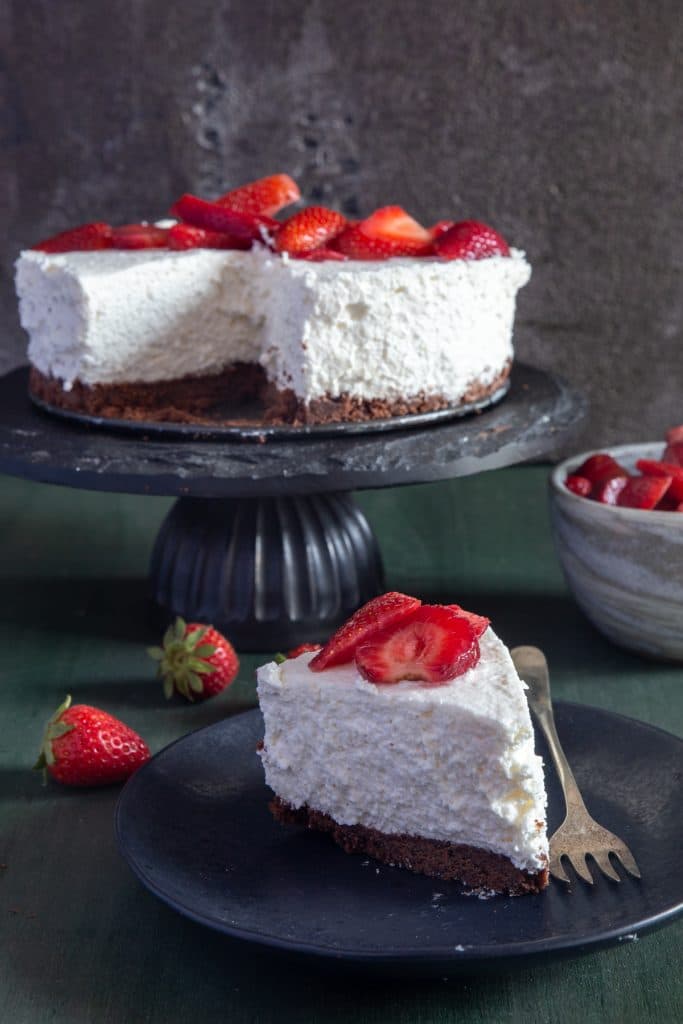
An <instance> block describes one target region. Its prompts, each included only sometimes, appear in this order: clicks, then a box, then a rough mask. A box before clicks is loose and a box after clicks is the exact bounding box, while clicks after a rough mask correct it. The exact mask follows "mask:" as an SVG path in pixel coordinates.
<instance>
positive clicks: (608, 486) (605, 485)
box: [591, 476, 628, 505]
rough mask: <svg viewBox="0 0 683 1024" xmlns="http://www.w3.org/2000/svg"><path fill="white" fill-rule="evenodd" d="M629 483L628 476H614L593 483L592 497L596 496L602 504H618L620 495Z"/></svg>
mask: <svg viewBox="0 0 683 1024" xmlns="http://www.w3.org/2000/svg"><path fill="white" fill-rule="evenodd" d="M627 483H628V477H627V476H612V477H609V478H608V479H607V480H603V481H602V483H597V484H593V490H592V491H591V498H595V500H596V501H599V502H600V503H601V504H602V505H616V504H617V503H618V500H619V495H620V494H621V492H622V491H623V489H624V487H625V486H626V484H627Z"/></svg>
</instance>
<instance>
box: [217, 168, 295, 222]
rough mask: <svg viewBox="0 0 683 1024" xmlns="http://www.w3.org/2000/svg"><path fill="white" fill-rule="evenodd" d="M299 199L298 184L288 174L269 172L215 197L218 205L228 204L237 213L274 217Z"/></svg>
mask: <svg viewBox="0 0 683 1024" xmlns="http://www.w3.org/2000/svg"><path fill="white" fill-rule="evenodd" d="M297 199H301V192H300V191H299V186H298V185H297V183H296V182H295V181H294V179H293V178H290V176H289V175H288V174H271V175H269V177H267V178H259V179H258V180H257V181H252V182H250V183H249V184H248V185H240V187H239V188H233V189H232V190H231V191H230V192H226V193H225V195H223V196H220V197H219V198H218V199H216V202H217V203H218V204H219V205H220V206H228V207H229V208H230V209H231V210H237V211H238V212H239V213H249V214H251V215H252V216H253V215H258V214H263V215H264V216H266V217H274V216H275V214H276V213H277V212H278V210H281V209H282V208H283V206H289V205H290V204H291V203H295V202H296V201H297Z"/></svg>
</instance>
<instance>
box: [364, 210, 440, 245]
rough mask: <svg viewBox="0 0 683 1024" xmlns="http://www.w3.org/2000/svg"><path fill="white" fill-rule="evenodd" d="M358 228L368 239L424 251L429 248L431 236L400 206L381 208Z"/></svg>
mask: <svg viewBox="0 0 683 1024" xmlns="http://www.w3.org/2000/svg"><path fill="white" fill-rule="evenodd" d="M359 226H360V228H361V230H362V231H363V233H364V234H366V235H367V236H368V237H369V238H381V239H382V241H385V242H396V244H397V245H402V246H413V247H414V248H415V250H420V251H421V250H426V249H429V248H430V246H431V241H432V238H431V235H430V233H429V231H427V229H426V228H423V227H422V225H421V224H418V222H417V221H416V220H415V218H414V217H411V216H410V214H409V213H406V211H405V210H404V209H403V207H402V206H382V207H380V209H379V210H375V212H374V213H371V214H370V216H369V217H366V218H365V220H362V221H361V222H360V225H359Z"/></svg>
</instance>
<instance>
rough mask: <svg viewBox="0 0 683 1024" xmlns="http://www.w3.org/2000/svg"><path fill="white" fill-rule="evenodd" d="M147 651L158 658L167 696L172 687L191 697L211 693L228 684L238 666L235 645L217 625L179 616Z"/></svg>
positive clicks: (159, 672) (197, 697)
mask: <svg viewBox="0 0 683 1024" xmlns="http://www.w3.org/2000/svg"><path fill="white" fill-rule="evenodd" d="M147 653H148V654H149V655H150V657H152V658H154V660H155V661H158V662H159V668H158V671H157V674H158V675H159V676H160V678H162V679H163V681H164V695H165V696H166V698H167V699H168V698H169V697H171V696H172V695H173V691H174V690H177V692H178V693H181V694H182V695H183V697H186V698H187V699H188V700H190V701H193V700H205V699H206V698H207V697H213V696H215V695H216V694H217V693H220V692H221V691H222V690H224V689H225V688H226V686H230V684H231V683H232V682H233V681H234V679H235V677H236V676H237V672H238V670H239V667H240V663H239V659H238V657H237V655H236V653H235V649H234V647H233V646H232V644H231V643H230V641H229V640H226V639H225V637H224V636H222V635H221V634H220V633H219V632H218V630H217V629H214V627H213V626H205V625H203V624H202V623H200V622H190V623H186V622H185V620H184V619H181V618H180V617H178V618H177V619H176V620H175V622H174V623H173V624H172V625H170V626H169V627H168V629H167V630H166V632H165V634H164V639H163V641H162V646H161V647H150V648H148V652H147Z"/></svg>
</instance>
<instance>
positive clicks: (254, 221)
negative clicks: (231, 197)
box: [171, 192, 280, 242]
mask: <svg viewBox="0 0 683 1024" xmlns="http://www.w3.org/2000/svg"><path fill="white" fill-rule="evenodd" d="M171 213H172V214H173V216H174V217H179V218H180V220H184V221H186V222H187V223H188V224H192V225H193V227H196V228H207V229H208V230H209V231H223V232H225V233H227V234H229V235H234V237H235V238H244V239H247V240H249V241H261V242H262V241H265V240H266V238H267V236H268V235H269V234H272V233H275V232H277V230H278V229H279V227H280V224H279V223H278V221H276V220H273V219H272V217H265V216H262V215H261V214H252V213H241V212H240V211H239V210H231V209H230V208H229V207H228V206H221V205H220V203H209V202H207V200H206V199H200V198H199V196H193V195H190V194H189V193H187V192H186V193H185V195H183V196H181V197H180V199H178V201H177V202H176V203H174V204H173V206H172V208H171Z"/></svg>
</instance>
